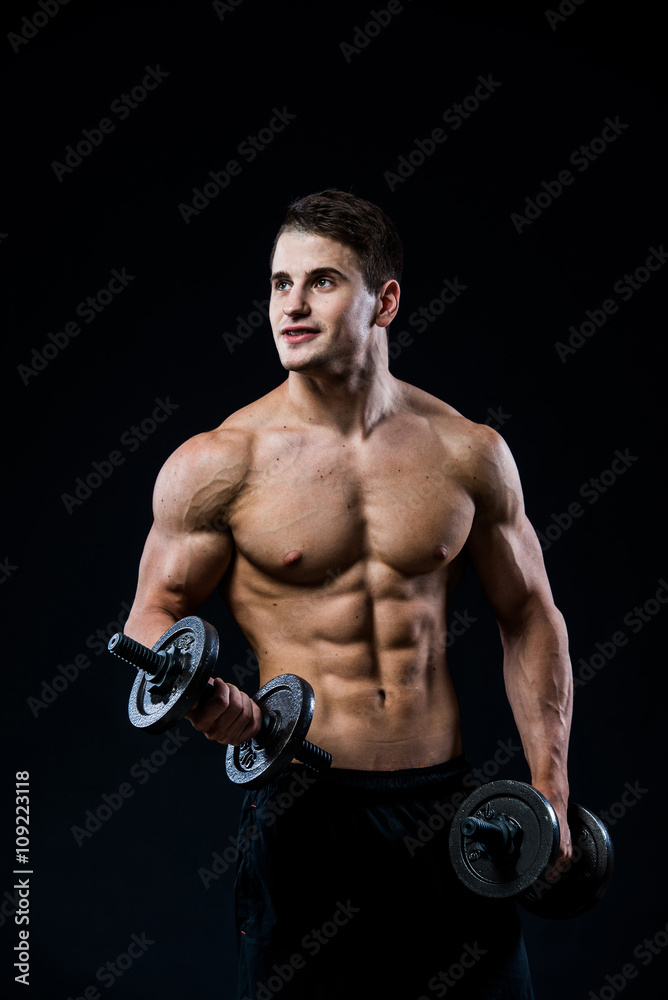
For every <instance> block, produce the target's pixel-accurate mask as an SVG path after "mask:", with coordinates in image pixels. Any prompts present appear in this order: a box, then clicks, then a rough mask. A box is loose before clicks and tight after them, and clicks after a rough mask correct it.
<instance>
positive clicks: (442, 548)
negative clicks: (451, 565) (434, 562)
mask: <svg viewBox="0 0 668 1000" xmlns="http://www.w3.org/2000/svg"><path fill="white" fill-rule="evenodd" d="M447 558H448V546H447V545H437V546H436V548H435V549H434V559H447Z"/></svg>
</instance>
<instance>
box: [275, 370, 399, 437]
mask: <svg viewBox="0 0 668 1000" xmlns="http://www.w3.org/2000/svg"><path fill="white" fill-rule="evenodd" d="M398 389H399V383H398V381H397V379H395V378H394V376H393V375H391V374H390V372H389V371H388V369H387V368H376V369H374V370H373V371H372V372H360V371H355V372H349V373H346V374H345V375H343V374H342V375H331V374H327V375H323V374H314V373H308V374H307V373H303V372H294V371H293V372H290V374H289V376H288V382H287V391H288V398H289V400H290V405H291V407H292V409H293V410H294V411H295V412H296V414H297V415H298V416H299V417H300V418H301V419H302V420H303V421H304V422H305V423H310V424H313V425H316V424H321V425H322V424H324V425H326V426H329V427H331V428H332V429H333V430H337V431H338V432H339V433H340V434H342V435H344V436H346V437H351V436H360V437H362V438H365V437H368V435H369V434H370V433H371V431H372V430H373V428H374V427H375V426H376V425H377V424H378V423H380V421H381V420H383V419H384V418H385V417H387V416H388V415H389V414H390V413H391V412H393V411H394V410H395V409H396V407H397V403H398V399H399V391H398Z"/></svg>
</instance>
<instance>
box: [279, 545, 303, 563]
mask: <svg viewBox="0 0 668 1000" xmlns="http://www.w3.org/2000/svg"><path fill="white" fill-rule="evenodd" d="M301 557H302V552H301V550H300V549H290V551H289V552H286V553H285V555H284V556H283V565H284V566H292V565H293V563H297V562H299V560H300V559H301Z"/></svg>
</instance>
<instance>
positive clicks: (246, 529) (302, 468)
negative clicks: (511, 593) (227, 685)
mask: <svg viewBox="0 0 668 1000" xmlns="http://www.w3.org/2000/svg"><path fill="white" fill-rule="evenodd" d="M403 403H404V406H403V409H401V410H400V412H395V413H393V414H392V415H390V416H389V417H387V418H385V419H383V420H381V421H380V422H379V423H378V424H377V425H376V426H375V427H374V428H373V430H372V431H371V433H369V434H368V436H366V437H364V438H363V437H360V436H355V437H350V436H344V435H341V434H339V433H338V432H336V431H334V430H332V429H331V428H330V427H324V426H309V425H306V426H305V425H304V422H303V421H299V422H296V421H295V420H294V418H293V417H291V416H289V409H288V407H287V406H286V399H285V388H284V387H280V388H279V389H277V390H275V392H274V393H271V394H270V395H269V396H267V397H264V399H263V400H260V401H258V402H257V403H255V404H253V405H252V407H249V408H246V409H245V410H241V411H239V413H238V414H235V415H234V416H233V417H232V418H230V420H229V421H226V423H225V424H224V425H223V428H222V429H226V430H232V431H233V432H241V433H244V432H245V433H247V434H248V435H250V437H249V442H250V447H249V450H248V458H247V462H246V466H245V469H244V472H243V476H242V478H241V480H240V484H239V488H238V490H237V491H236V493H235V495H234V497H233V499H232V500H231V502H230V503H229V504H228V505H227V517H228V520H229V527H230V531H231V535H232V538H233V540H234V554H233V559H232V562H231V565H230V567H229V569H228V571H227V573H226V574H225V577H224V579H223V581H222V584H221V589H222V592H223V595H224V597H225V599H226V601H227V603H228V604H229V606H230V608H231V610H232V613H233V614H234V616H235V618H236V620H237V621H238V623H239V625H240V626H241V628H242V629H243V631H244V633H245V635H246V636H247V638H248V640H249V642H250V644H251V646H252V647H253V650H254V651H255V654H256V655H257V657H258V660H259V664H260V683H262V684H264V683H266V681H267V680H269V679H270V678H271V677H273V676H275V675H277V674H280V673H283V672H290V673H297V674H299V675H301V676H302V677H304V678H305V679H306V680H308V681H310V683H311V684H312V685H313V688H314V690H315V692H316V710H315V715H314V719H313V723H312V725H311V729H310V731H309V739H311V740H312V741H314V742H316V743H318V744H319V745H321V746H323V747H325V748H326V749H328V750H329V751H330V752H331V753H332V754H333V757H334V766H338V767H349V768H362V769H372V770H388V769H394V768H406V767H424V766H428V765H430V764H434V763H438V762H440V761H442V760H447V759H449V758H450V757H452V756H454V755H456V754H458V753H460V752H461V742H460V735H459V714H458V708H457V703H456V699H455V695H454V690H453V686H452V682H451V679H450V675H449V672H448V669H447V664H446V657H445V636H446V627H447V626H446V614H447V599H448V595H449V593H451V592H452V590H453V589H454V587H455V586H456V585H457V583H458V581H459V578H460V577H461V573H462V569H463V560H464V551H463V550H464V545H465V542H466V540H467V537H468V535H469V532H470V530H471V525H472V522H473V515H474V502H473V499H472V493H473V492H474V489H473V487H474V471H475V470H474V469H473V467H472V460H471V455H472V453H473V452H472V449H471V440H472V437H471V435H472V434H473V433H474V431H473V428H474V425H472V424H471V423H470V422H469V421H467V420H465V419H464V418H462V417H461V416H459V414H457V413H456V412H455V411H454V410H452V409H451V408H450V407H448V406H447V405H446V404H444V403H441V402H440V401H439V400H436V399H434V397H431V396H429V395H427V394H426V393H423V392H421V391H419V390H417V389H414V388H413V387H411V386H407V385H406V386H405V388H404V398H403ZM223 676H225V674H224V672H223Z"/></svg>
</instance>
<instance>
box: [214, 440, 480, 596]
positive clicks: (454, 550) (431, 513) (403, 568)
mask: <svg viewBox="0 0 668 1000" xmlns="http://www.w3.org/2000/svg"><path fill="white" fill-rule="evenodd" d="M418 445H419V442H410V441H408V442H406V441H402V443H401V446H396V444H395V446H394V447H392V443H391V442H389V443H386V444H385V446H384V447H376V448H373V449H372V448H366V449H365V448H363V447H362V448H358V449H355V448H354V447H350V446H349V450H348V453H347V454H346V450H345V446H338V447H336V448H321V449H313V448H300V449H293V450H289V449H288V450H283V451H281V452H278V453H277V454H275V455H271V456H268V457H270V458H271V461H264V462H262V463H260V467H259V468H258V469H257V470H255V471H254V473H253V474H252V475H250V476H249V477H248V481H247V484H246V486H245V488H244V490H243V491H242V493H241V494H240V496H239V499H238V502H237V503H236V504H235V506H234V511H233V516H232V518H231V522H230V523H231V528H232V533H233V536H234V539H235V543H236V545H237V548H238V549H239V551H240V552H241V553H242V555H243V556H244V557H245V558H246V559H247V560H248V561H249V562H250V563H252V564H253V565H254V566H256V567H257V568H258V569H259V570H260V571H261V572H264V573H267V574H268V575H270V576H272V577H278V578H280V579H284V580H291V581H293V582H295V583H318V582H325V583H326V582H327V581H328V579H331V578H333V577H336V576H338V575H340V574H341V573H343V572H345V570H346V569H348V568H350V567H351V566H352V565H354V564H355V563H357V562H359V561H360V560H362V559H367V560H374V561H376V562H377V563H380V564H384V565H386V566H387V567H389V568H391V569H393V570H394V571H396V572H398V573H400V574H406V575H409V576H414V575H417V574H421V573H428V572H430V571H433V570H435V569H437V568H438V567H439V566H443V565H444V564H446V563H448V562H450V561H451V560H453V559H454V558H455V556H456V555H457V554H458V553H459V552H460V551H461V549H462V547H463V545H464V543H465V542H466V539H467V537H468V534H469V531H470V528H471V523H472V520H473V513H474V505H473V502H472V500H471V498H470V495H469V492H468V491H467V489H466V487H465V481H464V477H463V476H462V470H461V467H460V464H459V463H458V461H457V460H456V458H455V457H454V456H452V455H449V454H448V453H447V451H445V452H444V451H443V450H442V449H438V448H433V447H432V448H427V449H425V448H424V447H422V448H420V447H419V446H418Z"/></svg>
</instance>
